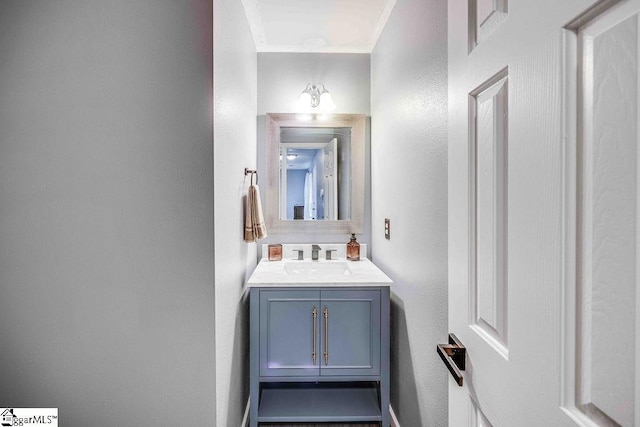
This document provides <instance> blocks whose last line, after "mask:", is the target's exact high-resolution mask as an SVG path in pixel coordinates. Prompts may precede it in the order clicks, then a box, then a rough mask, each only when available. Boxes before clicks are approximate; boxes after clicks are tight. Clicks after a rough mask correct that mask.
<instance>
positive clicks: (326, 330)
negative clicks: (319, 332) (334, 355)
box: [324, 307, 329, 366]
mask: <svg viewBox="0 0 640 427" xmlns="http://www.w3.org/2000/svg"><path fill="white" fill-rule="evenodd" d="M328 364H329V309H328V308H327V307H325V308H324V365H325V366H327V365H328Z"/></svg>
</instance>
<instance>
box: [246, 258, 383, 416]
mask: <svg viewBox="0 0 640 427" xmlns="http://www.w3.org/2000/svg"><path fill="white" fill-rule="evenodd" d="M390 285H391V280H390V279H389V278H388V277H387V276H386V275H385V274H384V273H382V271H380V270H379V269H378V268H377V267H376V266H375V265H374V264H373V263H371V261H369V260H367V259H366V258H363V259H362V260H361V261H356V262H347V261H345V260H344V259H341V260H340V259H338V260H320V261H308V260H303V261H298V260H291V259H289V260H283V261H271V262H270V261H268V260H266V259H263V260H262V261H261V262H260V263H259V265H258V267H257V268H256V270H255V272H254V274H253V275H252V276H251V278H250V279H249V281H248V286H249V287H250V298H251V299H250V310H251V320H250V322H251V327H250V330H251V338H250V340H251V362H250V383H251V385H250V391H251V404H250V426H254V427H255V426H258V425H259V423H278V422H288V423H298V422H300V423H302V422H361V421H362V422H380V423H381V425H383V426H385V427H386V426H389V423H390V417H389V293H390Z"/></svg>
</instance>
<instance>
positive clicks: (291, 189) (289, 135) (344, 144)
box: [265, 113, 366, 234]
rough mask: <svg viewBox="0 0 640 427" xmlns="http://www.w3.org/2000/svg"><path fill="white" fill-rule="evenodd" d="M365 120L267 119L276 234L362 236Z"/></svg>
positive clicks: (271, 225) (269, 218)
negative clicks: (359, 234) (355, 234)
mask: <svg viewBox="0 0 640 427" xmlns="http://www.w3.org/2000/svg"><path fill="white" fill-rule="evenodd" d="M365 123H366V117H365V116H364V115H361V114H334V115H330V116H314V115H299V114H275V113H272V114H267V115H266V127H267V129H266V138H267V141H266V175H267V187H266V192H265V195H266V200H265V221H266V223H267V230H269V232H272V233H330V234H336V233H340V234H349V233H362V232H363V228H364V167H365V165H364V150H365Z"/></svg>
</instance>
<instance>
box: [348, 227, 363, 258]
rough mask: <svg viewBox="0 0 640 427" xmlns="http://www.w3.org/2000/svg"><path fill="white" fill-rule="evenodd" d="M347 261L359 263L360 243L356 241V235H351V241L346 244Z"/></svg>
mask: <svg viewBox="0 0 640 427" xmlns="http://www.w3.org/2000/svg"><path fill="white" fill-rule="evenodd" d="M347 259H348V260H349V261H360V243H358V241H357V240H356V234H355V233H352V234H351V240H350V241H349V243H347Z"/></svg>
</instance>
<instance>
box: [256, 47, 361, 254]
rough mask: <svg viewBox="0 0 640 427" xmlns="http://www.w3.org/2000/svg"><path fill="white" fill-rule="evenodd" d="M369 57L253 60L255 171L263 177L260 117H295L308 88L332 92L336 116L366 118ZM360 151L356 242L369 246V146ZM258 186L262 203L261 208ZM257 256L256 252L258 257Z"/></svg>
mask: <svg viewBox="0 0 640 427" xmlns="http://www.w3.org/2000/svg"><path fill="white" fill-rule="evenodd" d="M369 78H370V55H368V54H342V53H259V54H258V114H259V115H258V169H259V171H260V175H261V176H262V177H264V176H265V168H266V165H265V155H266V153H265V150H266V140H265V132H264V131H265V114H266V113H295V112H297V111H298V110H297V106H298V99H299V96H300V93H301V92H302V91H303V90H304V88H305V86H306V85H307V83H323V84H324V85H325V86H326V87H327V89H328V90H329V91H330V92H331V97H332V98H333V101H334V103H335V104H336V106H337V108H336V110H335V111H334V112H335V113H351V114H365V115H367V116H369V115H370V111H371V108H370V93H371V87H370V80H369ZM365 139H366V141H365V144H366V149H365V177H366V183H365V221H364V233H362V234H361V235H358V241H360V242H363V243H368V242H370V240H371V219H370V218H371V217H370V212H371V186H370V179H369V176H370V160H369V153H370V147H369V141H370V132H369V131H368V129H367V134H366V138H365ZM265 188H266V187H264V186H262V187H261V188H260V190H261V197H262V201H263V203H266V199H265V195H264V190H265ZM349 237H350V236H349V235H341V234H336V235H331V234H329V235H326V234H324V235H323V234H317V235H316V234H274V233H269V236H268V237H267V238H266V239H264V240H262V241H261V243H300V242H306V243H309V242H317V243H336V242H337V243H339V242H343V241H344V242H345V243H347V242H348V241H349ZM259 252H260V251H259Z"/></svg>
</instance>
